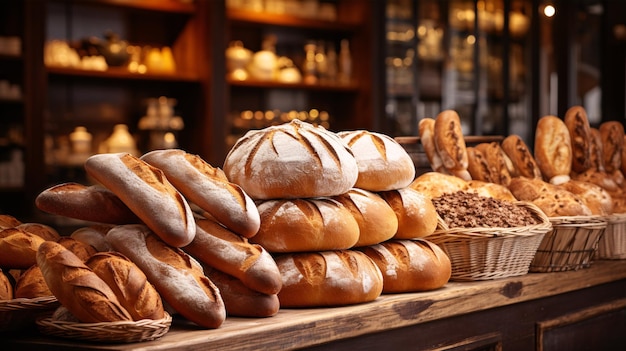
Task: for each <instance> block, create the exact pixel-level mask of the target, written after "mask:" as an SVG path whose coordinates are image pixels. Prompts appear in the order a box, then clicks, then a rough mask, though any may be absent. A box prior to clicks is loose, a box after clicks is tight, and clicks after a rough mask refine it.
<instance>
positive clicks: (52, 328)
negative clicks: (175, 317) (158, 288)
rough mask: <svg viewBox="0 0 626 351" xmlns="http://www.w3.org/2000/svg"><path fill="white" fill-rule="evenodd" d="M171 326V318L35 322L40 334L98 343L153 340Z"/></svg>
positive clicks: (50, 320)
mask: <svg viewBox="0 0 626 351" xmlns="http://www.w3.org/2000/svg"><path fill="white" fill-rule="evenodd" d="M171 324H172V316H170V315H169V314H167V313H166V315H165V318H163V319H157V320H152V319H142V320H139V321H133V322H106V323H79V322H68V321H57V320H52V319H51V318H49V317H48V318H41V319H38V320H37V326H38V327H39V331H40V332H41V333H42V334H45V335H49V336H56V337H61V338H66V339H74V340H84V341H98V342H115V343H120V342H125V343H131V342H140V341H149V340H155V339H158V338H160V337H162V336H163V335H165V334H166V333H167V332H168V331H169V329H170V325H171Z"/></svg>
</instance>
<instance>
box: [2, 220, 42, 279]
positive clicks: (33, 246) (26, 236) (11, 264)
mask: <svg viewBox="0 0 626 351" xmlns="http://www.w3.org/2000/svg"><path fill="white" fill-rule="evenodd" d="M44 241H45V240H44V239H42V238H41V237H40V236H37V235H35V234H31V233H28V232H26V231H23V230H21V229H17V228H6V229H3V230H1V231H0V267H4V268H17V269H27V268H30V266H32V265H34V264H35V263H37V250H38V249H39V246H40V245H41V244H42V243H43V242H44Z"/></svg>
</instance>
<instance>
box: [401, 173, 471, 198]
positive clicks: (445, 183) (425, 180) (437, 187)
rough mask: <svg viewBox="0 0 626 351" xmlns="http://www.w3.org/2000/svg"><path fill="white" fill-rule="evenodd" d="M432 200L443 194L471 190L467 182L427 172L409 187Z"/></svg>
mask: <svg viewBox="0 0 626 351" xmlns="http://www.w3.org/2000/svg"><path fill="white" fill-rule="evenodd" d="M409 187H410V188H413V189H415V190H417V191H419V192H420V193H422V194H424V195H425V196H427V197H428V198H430V199H434V198H436V197H439V196H441V195H443V194H448V193H455V192H457V191H465V190H467V189H469V185H468V183H467V181H465V180H463V179H461V178H459V177H456V176H453V175H446V174H442V173H438V172H426V173H424V174H421V175H420V176H418V177H417V178H415V180H414V181H413V182H412V183H411V185H409Z"/></svg>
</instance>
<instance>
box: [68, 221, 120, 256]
mask: <svg viewBox="0 0 626 351" xmlns="http://www.w3.org/2000/svg"><path fill="white" fill-rule="evenodd" d="M111 228H113V226H110V225H97V224H96V225H90V226H87V227H81V228H78V229H76V230H74V231H73V232H72V233H71V234H70V238H72V239H75V240H78V241H80V242H82V243H84V244H87V245H90V246H92V247H93V248H94V249H96V251H98V252H105V251H111V244H109V242H108V241H107V240H106V238H105V235H106V233H107V232H108V231H109V230H110V229H111Z"/></svg>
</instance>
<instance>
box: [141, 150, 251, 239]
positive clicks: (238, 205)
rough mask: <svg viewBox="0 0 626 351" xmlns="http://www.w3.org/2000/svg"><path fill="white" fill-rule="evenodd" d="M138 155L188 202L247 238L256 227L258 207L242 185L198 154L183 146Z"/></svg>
mask: <svg viewBox="0 0 626 351" xmlns="http://www.w3.org/2000/svg"><path fill="white" fill-rule="evenodd" d="M141 159H142V160H144V161H146V162H148V163H149V164H151V165H153V166H155V167H157V168H159V169H161V170H162V171H163V172H164V173H165V176H166V177H167V179H168V180H169V181H170V182H171V183H172V184H173V185H174V186H175V187H176V189H178V191H180V192H181V193H182V194H183V195H184V196H185V197H186V198H187V200H189V201H190V202H192V203H194V204H195V205H197V206H198V207H200V208H201V209H202V210H204V211H206V212H208V213H209V214H210V215H211V216H212V217H213V218H215V219H216V220H217V221H218V222H220V223H221V224H223V225H224V226H226V227H227V228H228V229H230V230H232V231H234V232H235V233H237V234H239V235H242V236H244V237H246V238H249V237H251V236H254V235H255V234H256V232H257V231H258V230H259V225H260V218H259V211H258V210H257V208H256V206H255V205H254V202H253V201H252V199H251V198H250V197H249V196H248V194H246V192H245V191H243V189H242V188H241V187H240V186H239V185H237V184H234V183H231V182H229V181H228V179H227V178H226V175H225V174H224V172H223V171H222V170H221V169H219V168H216V167H213V166H211V165H210V164H208V163H207V162H206V161H204V160H203V159H202V158H201V157H200V156H198V155H192V154H189V153H187V152H185V151H183V150H176V149H168V150H155V151H151V152H148V153H147V154H145V155H143V156H141Z"/></svg>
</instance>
